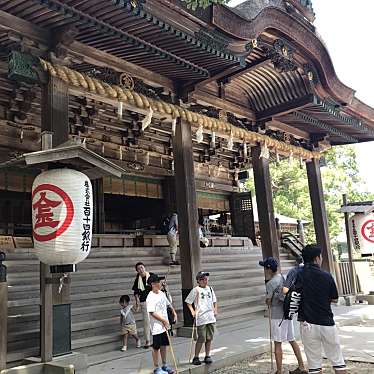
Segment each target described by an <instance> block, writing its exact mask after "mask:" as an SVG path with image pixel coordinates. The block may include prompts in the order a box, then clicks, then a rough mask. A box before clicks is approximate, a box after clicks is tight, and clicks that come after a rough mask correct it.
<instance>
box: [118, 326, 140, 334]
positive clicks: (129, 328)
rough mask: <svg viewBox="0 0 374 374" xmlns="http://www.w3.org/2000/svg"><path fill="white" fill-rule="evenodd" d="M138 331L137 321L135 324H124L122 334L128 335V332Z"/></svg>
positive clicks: (135, 332)
mask: <svg viewBox="0 0 374 374" xmlns="http://www.w3.org/2000/svg"><path fill="white" fill-rule="evenodd" d="M137 333H138V331H137V329H136V324H135V323H134V324H133V325H124V326H122V331H121V334H122V335H127V334H131V335H136V334H137Z"/></svg>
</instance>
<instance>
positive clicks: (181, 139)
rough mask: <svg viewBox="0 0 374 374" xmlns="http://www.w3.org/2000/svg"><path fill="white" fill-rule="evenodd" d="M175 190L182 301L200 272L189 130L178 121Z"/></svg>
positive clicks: (186, 314)
mask: <svg viewBox="0 0 374 374" xmlns="http://www.w3.org/2000/svg"><path fill="white" fill-rule="evenodd" d="M173 153H174V169H175V187H176V198H177V213H178V226H179V249H180V258H181V277H182V297H183V301H184V299H185V298H186V296H187V294H188V293H189V292H190V291H191V289H192V288H193V287H194V285H195V284H196V280H195V276H196V273H197V272H198V271H199V270H200V266H201V259H200V244H199V231H198V212H197V200H196V187H195V173H194V161H193V150H192V137H191V126H190V124H189V123H187V122H186V121H183V120H180V119H178V122H177V128H176V135H175V138H174V143H173ZM183 315H184V324H185V326H192V323H193V321H192V318H191V314H190V312H189V311H188V309H187V308H186V304H185V303H184V302H183Z"/></svg>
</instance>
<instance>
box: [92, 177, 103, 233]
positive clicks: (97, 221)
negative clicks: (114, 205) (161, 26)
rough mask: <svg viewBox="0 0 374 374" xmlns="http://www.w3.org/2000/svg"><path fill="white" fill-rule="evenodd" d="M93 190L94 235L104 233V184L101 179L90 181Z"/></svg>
mask: <svg viewBox="0 0 374 374" xmlns="http://www.w3.org/2000/svg"><path fill="white" fill-rule="evenodd" d="M92 190H93V201H94V204H93V217H94V219H93V222H94V225H93V232H94V234H104V233H105V208H104V206H105V205H104V184H103V178H99V179H95V180H93V181H92Z"/></svg>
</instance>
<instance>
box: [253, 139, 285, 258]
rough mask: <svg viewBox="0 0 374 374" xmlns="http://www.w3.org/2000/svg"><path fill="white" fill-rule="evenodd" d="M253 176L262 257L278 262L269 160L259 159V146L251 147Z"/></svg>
mask: <svg viewBox="0 0 374 374" xmlns="http://www.w3.org/2000/svg"><path fill="white" fill-rule="evenodd" d="M252 165H253V176H254V180H255V190H256V202H257V206H258V220H259V226H260V235H261V248H262V255H263V257H264V258H265V257H274V258H276V259H278V261H279V247H278V239H277V229H276V226H275V218H274V206H273V194H272V191H271V177H270V170H269V160H268V159H266V158H265V157H261V146H259V145H257V146H255V147H252Z"/></svg>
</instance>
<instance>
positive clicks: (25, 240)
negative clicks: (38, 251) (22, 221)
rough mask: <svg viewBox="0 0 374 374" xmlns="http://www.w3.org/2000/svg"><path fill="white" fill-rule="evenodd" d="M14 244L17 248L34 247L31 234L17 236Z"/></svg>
mask: <svg viewBox="0 0 374 374" xmlns="http://www.w3.org/2000/svg"><path fill="white" fill-rule="evenodd" d="M13 239H14V245H15V247H16V248H33V247H34V244H33V242H32V238H31V237H29V236H15V237H14V238H13Z"/></svg>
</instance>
